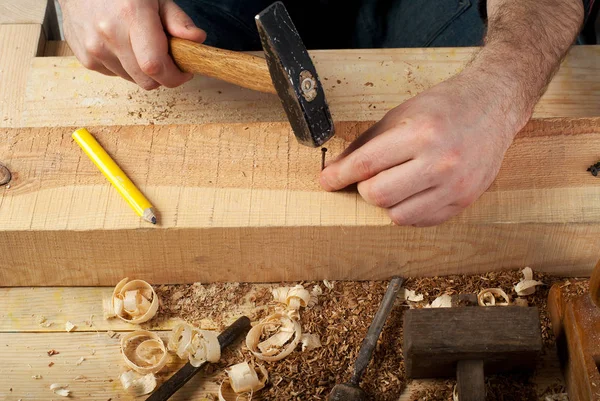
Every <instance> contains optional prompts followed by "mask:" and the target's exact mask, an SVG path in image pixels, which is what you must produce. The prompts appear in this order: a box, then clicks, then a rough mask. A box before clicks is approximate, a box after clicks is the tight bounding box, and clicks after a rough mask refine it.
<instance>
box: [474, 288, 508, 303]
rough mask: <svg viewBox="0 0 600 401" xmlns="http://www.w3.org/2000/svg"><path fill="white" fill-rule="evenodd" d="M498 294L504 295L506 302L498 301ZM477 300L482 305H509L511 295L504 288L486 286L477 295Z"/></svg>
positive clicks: (499, 295)
mask: <svg viewBox="0 0 600 401" xmlns="http://www.w3.org/2000/svg"><path fill="white" fill-rule="evenodd" d="M496 296H498V297H502V298H503V299H504V302H500V303H496ZM477 302H478V303H479V305H480V306H508V305H510V297H509V296H508V295H506V293H505V292H504V290H502V288H486V289H484V290H481V291H480V292H479V294H478V295H477Z"/></svg>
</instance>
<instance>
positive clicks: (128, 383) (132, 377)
mask: <svg viewBox="0 0 600 401" xmlns="http://www.w3.org/2000/svg"><path fill="white" fill-rule="evenodd" d="M119 379H120V380H121V385H122V386H123V388H124V389H125V390H126V391H127V392H128V393H129V394H131V395H133V396H135V397H139V396H140V395H145V394H148V393H151V392H152V391H153V390H154V389H155V388H156V377H154V374H152V373H148V374H147V375H140V374H139V373H136V372H134V371H133V370H128V371H127V372H124V373H122V374H121V376H119Z"/></svg>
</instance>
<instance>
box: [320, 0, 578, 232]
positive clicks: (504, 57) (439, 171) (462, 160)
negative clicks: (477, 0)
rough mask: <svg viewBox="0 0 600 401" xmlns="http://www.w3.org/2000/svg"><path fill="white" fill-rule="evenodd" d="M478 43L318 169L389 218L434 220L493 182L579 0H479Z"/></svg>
mask: <svg viewBox="0 0 600 401" xmlns="http://www.w3.org/2000/svg"><path fill="white" fill-rule="evenodd" d="M487 11H488V32H487V37H486V43H485V46H484V47H483V48H482V49H481V51H480V52H479V53H478V54H477V56H476V57H475V59H474V60H473V61H472V62H471V63H470V64H469V65H468V66H467V67H466V68H465V70H464V71H463V72H461V73H460V74H459V75H457V76H455V77H453V78H451V79H450V80H448V81H446V82H443V83H441V84H439V85H437V86H435V87H433V88H431V89H429V90H427V91H425V92H423V93H421V94H419V95H418V96H416V97H414V98H412V99H410V100H409V101H407V102H405V103H404V104H402V105H400V106H398V107H396V108H395V109H393V110H391V111H390V112H389V113H388V114H387V115H386V116H385V117H384V118H383V119H382V120H381V121H380V122H378V123H377V124H376V125H375V126H373V127H372V128H371V129H369V130H368V131H367V132H365V133H364V134H363V135H362V136H361V137H359V138H358V139H357V140H356V141H355V142H354V143H353V144H351V145H350V147H349V148H348V149H347V150H346V151H345V152H344V153H343V154H342V155H341V156H340V157H339V158H338V159H337V160H336V161H334V162H333V163H332V164H330V165H329V166H327V167H326V168H325V169H324V170H323V172H322V173H321V185H322V186H323V188H325V189H326V190H328V191H336V190H339V189H342V188H344V187H346V186H348V185H350V184H354V183H358V191H359V193H360V194H361V195H362V197H363V198H364V199H365V200H366V201H367V202H369V203H371V204H373V205H377V206H380V207H383V208H386V209H387V210H388V213H389V215H390V217H391V219H392V221H394V222H395V223H396V224H401V225H418V226H428V225H435V224H439V223H441V222H443V221H445V220H447V219H449V218H450V217H452V216H454V215H456V214H457V213H459V212H460V211H461V210H462V209H464V208H465V207H467V206H468V205H470V204H471V203H473V202H474V201H475V200H476V199H477V198H478V197H479V196H480V195H481V194H482V193H483V192H484V191H485V190H486V189H487V188H488V187H489V186H490V184H491V183H492V181H493V180H494V178H495V177H496V174H497V173H498V170H499V169H500V164H501V163H502V159H503V156H504V153H505V152H506V149H507V148H508V146H510V144H511V142H512V140H513V138H514V135H515V134H516V133H517V132H518V131H519V130H520V129H521V128H522V127H523V126H524V125H525V124H526V123H527V121H528V120H529V118H530V117H531V115H532V113H533V108H534V106H535V104H536V103H537V101H538V100H539V98H540V97H541V96H542V94H543V93H544V91H545V89H546V86H547V85H548V83H549V82H550V79H551V78H552V76H553V74H554V73H555V72H556V70H557V69H558V66H559V65H560V62H561V60H562V58H563V57H564V56H565V54H566V53H567V50H568V49H569V47H570V46H571V45H572V44H573V41H574V39H575V37H576V35H577V33H578V32H579V30H580V28H581V25H582V21H583V5H582V3H581V0H536V1H533V0H487Z"/></svg>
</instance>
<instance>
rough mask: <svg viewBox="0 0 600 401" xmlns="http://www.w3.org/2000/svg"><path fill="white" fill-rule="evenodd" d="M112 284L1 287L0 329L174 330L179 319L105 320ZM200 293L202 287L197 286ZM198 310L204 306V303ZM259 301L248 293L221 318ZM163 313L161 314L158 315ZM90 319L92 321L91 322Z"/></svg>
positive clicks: (210, 326)
mask: <svg viewBox="0 0 600 401" xmlns="http://www.w3.org/2000/svg"><path fill="white" fill-rule="evenodd" d="M273 286H276V284H254V285H253V286H252V289H251V290H250V291H249V294H255V293H256V292H257V291H258V290H260V289H262V288H264V287H269V288H270V287H273ZM112 291H113V287H36V288H30V287H13V288H10V287H7V288H0V332H20V333H24V332H43V333H52V332H57V333H65V323H66V322H67V321H69V322H71V323H73V324H75V325H76V326H77V327H76V328H75V329H74V332H77V333H81V332H92V333H96V332H98V331H107V330H112V331H131V330H136V329H138V328H140V327H141V328H143V329H144V330H171V329H172V328H173V326H174V325H176V324H177V323H178V322H179V320H178V319H158V320H157V319H153V320H151V321H150V322H148V323H146V324H143V325H142V326H138V325H132V324H129V323H126V322H123V321H122V320H120V319H110V320H105V319H104V318H103V312H102V300H103V299H109V298H110V296H111V295H112ZM196 291H197V292H196V293H197V294H198V293H199V291H200V289H196ZM198 310H199V311H201V310H203V309H202V307H201V306H199V307H198ZM256 310H257V305H256V304H255V303H254V302H253V301H251V300H250V299H249V297H246V298H245V299H241V300H239V301H238V303H237V304H236V305H233V306H232V307H231V309H230V310H229V311H228V312H225V313H224V314H223V315H222V316H221V319H222V320H223V323H224V324H229V323H233V322H234V321H235V319H237V318H238V317H239V316H241V315H246V316H249V317H252V316H254V313H255V312H256ZM159 316H160V315H159ZM40 317H44V318H45V319H46V322H47V323H51V325H49V326H48V327H45V326H43V325H40V323H39V321H38V319H40ZM90 323H91V325H90ZM199 327H201V328H203V329H207V330H217V329H219V328H220V324H219V323H218V322H215V321H213V320H211V319H210V318H205V319H203V320H202V321H201V322H200V323H199Z"/></svg>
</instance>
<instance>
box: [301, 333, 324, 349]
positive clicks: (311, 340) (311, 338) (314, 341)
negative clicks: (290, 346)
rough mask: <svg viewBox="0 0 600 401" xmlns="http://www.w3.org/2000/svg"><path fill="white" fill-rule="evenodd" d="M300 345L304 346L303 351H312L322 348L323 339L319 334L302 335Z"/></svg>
mask: <svg viewBox="0 0 600 401" xmlns="http://www.w3.org/2000/svg"><path fill="white" fill-rule="evenodd" d="M300 344H302V351H303V352H304V351H310V350H313V349H315V348H320V347H321V339H320V338H319V336H318V335H317V334H309V333H305V334H302V337H301V338H300Z"/></svg>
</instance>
